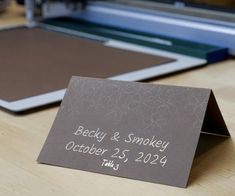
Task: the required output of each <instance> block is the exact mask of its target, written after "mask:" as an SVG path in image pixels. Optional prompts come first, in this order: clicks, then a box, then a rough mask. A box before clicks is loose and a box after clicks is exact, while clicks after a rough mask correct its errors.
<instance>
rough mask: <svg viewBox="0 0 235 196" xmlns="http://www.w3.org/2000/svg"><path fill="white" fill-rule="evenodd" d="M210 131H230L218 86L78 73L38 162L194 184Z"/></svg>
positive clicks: (67, 92)
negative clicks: (200, 149)
mask: <svg viewBox="0 0 235 196" xmlns="http://www.w3.org/2000/svg"><path fill="white" fill-rule="evenodd" d="M202 132H208V133H212V134H217V135H225V136H229V132H228V130H227V128H226V125H225V123H224V120H223V117H222V115H221V112H220V110H219V108H218V105H217V103H216V100H215V97H214V95H213V92H212V90H210V89H202V88H191V87H179V86H168V85H158V84H149V83H138V82H124V81H114V80H108V79H96V78H85V77H72V79H71V81H70V83H69V86H68V89H67V91H66V94H65V97H64V99H63V101H62V103H61V107H60V109H59V112H58V114H57V117H56V119H55V121H54V124H53V126H52V128H51V131H50V133H49V135H48V137H47V139H46V142H45V144H44V146H43V148H42V151H41V153H40V155H39V157H38V162H40V163H45V164H50V165H56V166H61V167H67V168H73V169H79V170H84V171H89V172H97V173H102V174H109V175H114V176H119V177H126V178H132V179H137V180H142V181H147V182H154V183H161V184H167V185H172V186H178V187H186V186H187V181H188V177H189V173H190V170H191V166H192V162H193V159H194V155H195V151H196V148H197V145H198V141H199V137H200V134H201V133H202ZM94 180H95V179H94Z"/></svg>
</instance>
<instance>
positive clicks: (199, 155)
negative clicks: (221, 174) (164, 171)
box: [188, 133, 233, 187]
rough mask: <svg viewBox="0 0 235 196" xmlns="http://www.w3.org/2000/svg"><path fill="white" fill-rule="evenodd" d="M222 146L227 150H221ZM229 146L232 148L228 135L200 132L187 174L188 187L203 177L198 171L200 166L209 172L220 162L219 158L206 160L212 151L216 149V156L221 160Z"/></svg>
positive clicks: (225, 155) (226, 154)
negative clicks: (190, 168)
mask: <svg viewBox="0 0 235 196" xmlns="http://www.w3.org/2000/svg"><path fill="white" fill-rule="evenodd" d="M224 148H225V149H227V151H224V150H221V149H224ZM230 148H233V145H232V140H231V138H230V137H226V136H225V137H224V136H217V135H211V134H204V133H202V134H201V135H200V138H199V142H198V146H197V150H196V153H195V157H194V161H193V165H192V170H191V173H190V176H189V181H188V187H189V186H190V185H192V184H193V183H195V182H199V180H200V178H202V177H203V172H200V170H201V168H202V167H203V171H207V172H209V173H210V171H213V170H214V169H215V168H216V167H218V165H219V164H221V161H219V160H217V161H216V160H208V157H209V156H210V153H212V151H216V154H217V156H219V157H220V158H221V159H220V160H223V159H225V157H227V156H228V153H226V152H228V151H230V150H229V149H230ZM206 159H207V160H206ZM204 160H205V161H204Z"/></svg>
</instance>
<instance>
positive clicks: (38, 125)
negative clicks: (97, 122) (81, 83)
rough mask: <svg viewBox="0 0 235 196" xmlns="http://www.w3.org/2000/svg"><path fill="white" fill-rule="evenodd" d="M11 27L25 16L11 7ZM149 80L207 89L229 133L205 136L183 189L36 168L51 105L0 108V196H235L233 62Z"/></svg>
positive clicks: (0, 21) (6, 16)
mask: <svg viewBox="0 0 235 196" xmlns="http://www.w3.org/2000/svg"><path fill="white" fill-rule="evenodd" d="M16 23H25V18H24V15H23V9H22V8H18V7H17V6H16V5H15V4H13V5H12V6H11V7H10V8H9V9H8V11H7V12H5V13H3V14H1V15H0V25H8V24H16ZM151 82H154V83H161V84H172V85H185V86H193V87H204V88H212V89H213V91H214V93H215V96H216V98H217V101H218V104H219V107H220V109H221V111H222V113H223V116H224V119H225V121H226V123H227V126H228V129H229V131H230V133H231V138H230V139H226V140H222V139H219V140H218V139H215V138H214V137H212V138H206V141H204V143H203V146H202V147H203V153H201V154H200V155H198V156H197V157H196V159H195V161H194V164H193V168H192V171H191V175H190V178H189V184H188V187H187V188H186V189H183V188H175V187H171V186H166V185H160V184H154V183H147V182H142V181H138V180H131V179H125V178H120V177H113V176H108V175H102V174H95V173H91V172H84V171H79V170H72V169H66V168H60V167H53V166H48V165H43V164H38V163H37V162H36V159H37V156H38V154H39V152H40V150H41V148H42V145H43V143H44V141H45V139H46V137H47V134H48V132H49V130H50V127H51V125H52V123H53V120H54V118H55V116H56V113H57V111H58V106H52V107H49V108H43V109H41V110H34V111H32V112H29V113H25V114H21V115H15V114H12V113H8V112H6V111H3V110H0V195H1V196H8V195H9V196H15V195H20V196H32V195H33V196H38V195H41V196H47V195H50V196H53V195H55V196H60V195H61V196H64V195H69V196H72V195H81V196H86V195H90V196H94V195H102V196H103V195H109V196H110V195H117V196H121V195H128V196H129V195H135V196H143V195H146V196H147V195H153V196H160V195H180V196H182V195H195V196H197V195H200V196H202V195H213V196H214V195H221V196H226V195H228V196H232V195H235V144H234V141H233V137H234V136H235V60H234V59H229V60H226V61H224V62H221V63H217V64H214V65H210V66H206V67H203V68H199V69H194V70H191V71H187V72H184V73H180V74H176V75H171V76H168V77H165V78H160V79H155V80H154V81H151ZM218 141H219V142H218ZM212 146H213V147H212Z"/></svg>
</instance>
